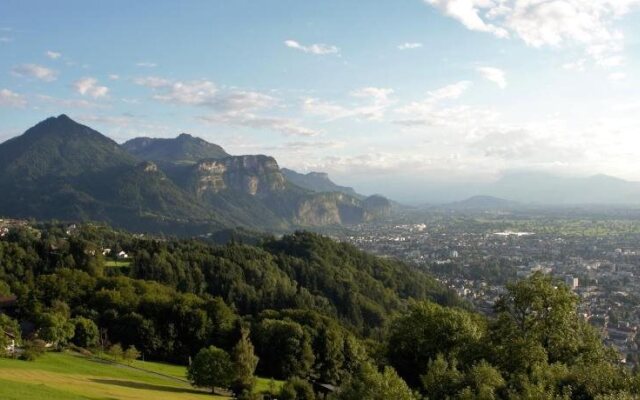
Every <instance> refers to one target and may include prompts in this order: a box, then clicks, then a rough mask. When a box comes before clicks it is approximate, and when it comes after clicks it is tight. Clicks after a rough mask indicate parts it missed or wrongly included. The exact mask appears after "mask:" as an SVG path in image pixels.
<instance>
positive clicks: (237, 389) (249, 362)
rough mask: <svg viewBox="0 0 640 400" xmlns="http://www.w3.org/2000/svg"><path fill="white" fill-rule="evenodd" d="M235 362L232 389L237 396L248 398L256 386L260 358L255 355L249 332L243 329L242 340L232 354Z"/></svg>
mask: <svg viewBox="0 0 640 400" xmlns="http://www.w3.org/2000/svg"><path fill="white" fill-rule="evenodd" d="M231 358H232V360H233V373H234V377H233V382H232V385H231V388H232V390H233V392H234V393H235V394H236V396H240V397H243V396H247V395H248V394H250V393H251V392H252V391H253V387H254V386H255V384H256V378H255V376H254V373H255V371H256V367H257V366H258V357H257V356H256V355H255V353H254V349H253V344H252V343H251V340H249V330H248V329H244V328H243V329H242V331H241V335H240V340H239V341H238V343H237V344H236V345H235V346H234V347H233V350H232V352H231Z"/></svg>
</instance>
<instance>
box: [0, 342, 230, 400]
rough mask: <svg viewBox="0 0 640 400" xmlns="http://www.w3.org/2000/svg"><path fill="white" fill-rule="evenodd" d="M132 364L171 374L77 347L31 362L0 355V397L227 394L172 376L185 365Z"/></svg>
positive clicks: (127, 399)
mask: <svg viewBox="0 0 640 400" xmlns="http://www.w3.org/2000/svg"><path fill="white" fill-rule="evenodd" d="M134 366H135V367H137V368H144V369H146V370H148V371H153V372H157V373H161V374H167V375H170V376H172V377H173V378H171V377H163V376H160V375H158V374H155V373H153V372H146V371H141V370H139V369H134V368H129V367H127V366H123V365H118V364H110V363H105V362H103V361H96V360H93V359H89V358H86V357H84V356H82V355H79V354H76V353H47V354H45V355H44V356H43V357H41V358H39V359H37V360H36V361H32V362H30V361H21V360H11V359H0V399H3V400H14V399H15V400H18V399H19V400H31V399H33V400H40V399H44V400H58V399H71V400H74V399H91V400H111V399H123V400H138V399H140V400H143V399H158V400H159V399H167V400H190V399H200V400H204V399H226V397H223V396H212V395H211V394H210V393H207V392H203V391H199V390H196V389H193V388H192V387H191V386H190V385H189V384H188V383H186V382H184V381H180V380H178V379H176V378H180V379H184V371H185V369H184V367H180V366H173V365H167V364H160V363H150V362H142V361H139V362H136V363H135V365H134Z"/></svg>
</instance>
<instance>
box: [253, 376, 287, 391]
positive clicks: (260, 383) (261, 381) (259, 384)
mask: <svg viewBox="0 0 640 400" xmlns="http://www.w3.org/2000/svg"><path fill="white" fill-rule="evenodd" d="M270 382H271V379H269V378H258V379H257V380H256V387H255V389H254V392H256V393H269V391H270V390H271V383H270ZM273 384H274V386H275V389H276V391H277V392H279V391H280V388H282V385H284V381H278V380H275V379H274V380H273Z"/></svg>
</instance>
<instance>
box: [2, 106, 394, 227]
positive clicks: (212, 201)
mask: <svg viewBox="0 0 640 400" xmlns="http://www.w3.org/2000/svg"><path fill="white" fill-rule="evenodd" d="M294 173H295V172H294V171H290V170H286V171H283V170H281V169H280V167H279V166H278V163H277V161H276V160H275V159H274V158H273V157H269V156H266V155H241V156H233V155H229V154H228V153H227V152H226V151H225V150H224V149H223V148H222V147H220V146H218V145H216V144H212V143H208V142H206V141H205V140H203V139H200V138H196V137H193V136H191V135H188V134H181V135H179V136H178V137H176V138H173V139H155V138H136V139H132V140H129V141H127V142H126V143H124V144H122V145H118V144H117V143H116V142H115V141H113V140H111V139H109V138H108V137H106V136H104V135H102V134H101V133H99V132H97V131H95V130H93V129H91V128H89V127H87V126H84V125H81V124H79V123H77V122H75V121H73V120H72V119H71V118H69V117H68V116H66V115H60V116H58V117H52V118H48V119H46V120H44V121H42V122H40V123H38V124H37V125H35V126H34V127H32V128H30V129H28V130H27V131H26V132H25V133H24V134H22V135H20V136H18V137H15V138H13V139H10V140H8V141H6V142H4V143H2V144H0V193H2V195H1V196H0V215H2V216H10V217H19V218H35V219H40V220H48V219H59V220H66V221H83V220H98V221H105V222H109V223H112V224H114V225H117V226H120V227H123V228H127V229H132V230H150V231H164V230H167V231H171V232H176V233H180V232H189V233H197V232H210V231H212V230H216V229H222V228H228V227H236V226H242V227H247V228H257V229H266V230H272V231H282V230H289V229H295V228H297V227H308V226H318V225H330V224H343V223H360V222H365V221H369V220H372V219H375V218H377V217H380V216H383V215H387V214H388V213H389V212H390V208H391V205H390V203H389V201H388V200H386V199H385V198H383V197H380V196H374V197H370V198H367V197H365V196H361V195H358V194H357V193H356V192H355V191H354V190H353V189H350V188H343V187H341V186H338V185H335V184H333V183H332V182H331V181H330V180H329V178H328V177H327V176H326V175H323V174H319V173H314V174H311V175H309V174H307V175H302V174H298V175H300V176H302V177H307V178H306V179H305V178H302V179H297V178H292V176H293V175H294ZM317 176H323V177H324V181H326V182H325V183H326V184H325V185H324V186H318V185H314V184H312V183H313V182H315V180H316V179H314V177H317ZM348 189H350V190H348Z"/></svg>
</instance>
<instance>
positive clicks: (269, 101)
mask: <svg viewBox="0 0 640 400" xmlns="http://www.w3.org/2000/svg"><path fill="white" fill-rule="evenodd" d="M134 82H135V83H136V84H138V85H141V86H145V87H148V88H150V89H151V90H152V91H153V92H154V93H153V95H152V98H153V99H155V100H158V101H162V102H165V103H171V104H177V105H185V106H198V107H204V108H207V109H210V110H211V111H212V113H211V114H209V115H204V116H201V117H199V119H200V120H201V121H205V122H208V123H216V124H224V125H230V126H240V127H247V128H253V129H268V130H273V131H277V132H280V133H282V134H284V135H291V136H315V135H317V134H318V132H316V131H315V130H312V129H309V128H305V127H303V126H302V125H300V123H298V122H297V121H296V120H294V119H291V118H282V117H273V116H265V115H259V114H256V112H259V111H265V110H269V109H271V108H273V107H275V106H277V105H278V104H279V100H278V99H276V98H275V97H273V96H270V95H267V94H264V93H260V92H256V91H250V90H239V89H235V88H233V89H220V88H218V86H217V85H216V84H215V83H214V82H212V81H208V80H197V81H171V80H168V79H164V78H160V77H155V76H150V77H143V78H138V79H135V80H134Z"/></svg>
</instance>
